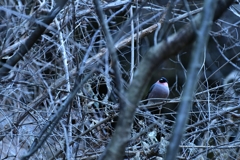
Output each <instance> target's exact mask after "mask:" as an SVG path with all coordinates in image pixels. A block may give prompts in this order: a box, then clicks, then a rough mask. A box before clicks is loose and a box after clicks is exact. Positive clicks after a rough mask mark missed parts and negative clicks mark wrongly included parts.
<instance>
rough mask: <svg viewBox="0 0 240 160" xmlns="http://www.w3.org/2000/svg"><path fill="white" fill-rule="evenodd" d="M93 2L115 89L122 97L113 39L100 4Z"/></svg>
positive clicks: (96, 1)
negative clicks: (109, 61) (103, 37)
mask: <svg viewBox="0 0 240 160" xmlns="http://www.w3.org/2000/svg"><path fill="white" fill-rule="evenodd" d="M93 2H94V5H95V9H96V13H97V15H98V17H99V20H100V24H101V27H102V30H103V32H104V34H105V38H106V44H107V48H108V51H109V53H110V55H111V57H112V67H113V70H114V75H115V80H116V86H117V89H118V91H119V95H122V90H123V85H122V76H121V72H120V67H119V64H118V62H119V61H118V57H117V52H116V48H115V47H114V41H113V38H112V37H111V34H110V32H109V27H108V25H107V23H106V20H105V15H104V13H103V10H102V8H101V7H100V2H99V1H98V0H94V1H93ZM121 99H122V98H121V97H120V104H121V101H122V100H121Z"/></svg>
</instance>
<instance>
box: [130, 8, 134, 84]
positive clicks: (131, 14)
mask: <svg viewBox="0 0 240 160" xmlns="http://www.w3.org/2000/svg"><path fill="white" fill-rule="evenodd" d="M130 17H131V18H133V7H132V6H131V8H130ZM131 39H132V40H131V69H130V83H131V82H132V80H133V71H134V20H133V19H132V20H131Z"/></svg>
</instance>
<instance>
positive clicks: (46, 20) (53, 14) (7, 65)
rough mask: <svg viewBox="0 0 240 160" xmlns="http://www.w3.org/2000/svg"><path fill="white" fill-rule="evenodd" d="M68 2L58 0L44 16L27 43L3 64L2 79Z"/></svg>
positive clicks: (0, 75) (0, 69)
mask: <svg viewBox="0 0 240 160" xmlns="http://www.w3.org/2000/svg"><path fill="white" fill-rule="evenodd" d="M66 2H67V0H62V1H57V4H56V6H55V7H54V8H53V10H52V11H51V12H50V13H49V14H48V15H47V16H46V17H44V18H43V21H42V22H41V23H39V26H38V27H37V29H36V30H35V31H34V32H33V33H32V34H31V35H30V36H29V38H28V39H27V40H26V41H25V43H23V44H21V46H20V47H19V49H18V50H17V52H16V54H14V55H13V56H12V57H11V58H10V59H8V60H7V62H6V63H4V64H3V65H2V67H1V68H0V79H2V78H3V76H6V75H7V74H8V72H9V71H10V70H11V69H12V68H13V67H14V66H15V65H16V64H17V62H18V61H20V60H21V59H22V58H23V57H24V55H25V54H26V53H27V52H28V51H29V50H30V49H31V48H32V46H33V45H34V43H35V42H37V39H38V38H40V37H41V35H42V34H43V32H44V31H45V29H46V28H47V27H48V25H49V24H50V23H52V21H53V19H54V18H55V17H56V15H57V14H58V13H59V12H60V11H61V10H62V8H63V7H64V5H65V4H66Z"/></svg>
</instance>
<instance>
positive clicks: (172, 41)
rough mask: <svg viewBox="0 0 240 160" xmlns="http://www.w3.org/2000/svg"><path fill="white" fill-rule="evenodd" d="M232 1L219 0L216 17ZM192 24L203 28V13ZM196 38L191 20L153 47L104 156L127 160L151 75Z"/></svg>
mask: <svg viewBox="0 0 240 160" xmlns="http://www.w3.org/2000/svg"><path fill="white" fill-rule="evenodd" d="M232 2H233V0H219V1H218V5H217V9H216V11H215V16H214V20H216V19H218V18H219V17H220V16H221V15H222V13H223V12H224V11H225V10H226V9H227V8H228V7H229V6H230V5H231V4H232ZM191 23H194V24H195V26H196V27H197V28H199V26H200V25H201V15H198V16H196V17H195V18H194V19H193V21H192V22H191ZM194 39H195V32H194V30H193V28H192V25H191V24H190V23H189V24H187V25H186V26H185V27H184V28H182V29H180V30H179V31H178V32H177V33H176V34H173V35H172V36H170V37H167V38H166V40H164V41H162V42H161V43H159V44H157V45H156V46H153V47H152V48H150V49H149V51H148V53H147V54H146V56H145V57H144V58H143V60H142V61H141V63H140V64H139V67H138V68H137V70H136V72H135V75H134V80H133V83H131V85H130V86H129V87H128V90H127V91H126V100H125V101H126V105H125V106H120V108H121V110H120V114H119V118H118V119H119V120H118V122H117V126H116V128H115V132H114V134H113V137H112V139H111V141H110V143H109V145H108V146H107V149H106V151H105V152H104V153H103V155H102V158H101V159H104V160H112V159H123V156H124V155H125V147H126V145H127V143H128V140H129V136H130V132H131V125H132V122H133V118H134V115H135V111H136V108H137V105H138V103H139V101H140V99H141V97H142V96H143V93H144V90H145V87H146V84H147V83H148V82H149V79H150V78H149V77H150V76H151V75H152V72H153V71H154V69H155V68H156V67H157V66H158V65H159V64H161V63H162V62H163V61H164V60H165V59H167V58H169V57H171V56H175V55H177V54H178V52H179V51H180V50H181V49H183V48H184V47H186V46H187V45H188V44H190V43H192V42H193V40H194Z"/></svg>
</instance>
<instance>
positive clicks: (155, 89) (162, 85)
mask: <svg viewBox="0 0 240 160" xmlns="http://www.w3.org/2000/svg"><path fill="white" fill-rule="evenodd" d="M168 96H169V87H168V81H167V79H166V78H165V77H161V78H160V79H159V80H157V82H155V83H154V84H153V85H152V86H151V88H150V90H149V92H148V96H147V99H152V98H168ZM150 102H154V100H149V101H148V104H149V103H150ZM155 102H156V100H155Z"/></svg>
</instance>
